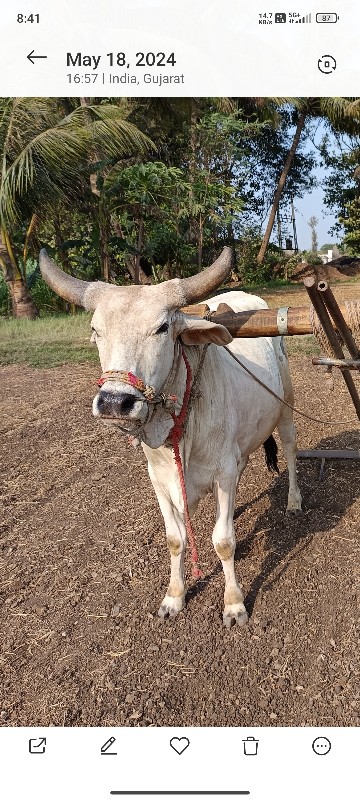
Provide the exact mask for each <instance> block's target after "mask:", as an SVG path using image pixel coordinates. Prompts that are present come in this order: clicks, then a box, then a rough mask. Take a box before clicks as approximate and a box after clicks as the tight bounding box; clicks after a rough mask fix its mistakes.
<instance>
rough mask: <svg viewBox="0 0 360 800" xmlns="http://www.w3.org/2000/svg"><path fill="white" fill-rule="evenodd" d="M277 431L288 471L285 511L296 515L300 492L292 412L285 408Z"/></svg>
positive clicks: (299, 509)
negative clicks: (287, 492)
mask: <svg viewBox="0 0 360 800" xmlns="http://www.w3.org/2000/svg"><path fill="white" fill-rule="evenodd" d="M290 402H291V401H290ZM277 429H278V431H279V436H280V439H281V444H282V448H283V451H284V455H285V458H286V463H287V468H288V471H289V494H288V504H287V511H288V512H289V513H291V514H296V513H299V512H300V511H301V492H300V489H299V485H298V481H297V474H296V451H297V447H296V430H295V425H294V422H293V414H292V411H291V410H290V409H289V408H286V407H285V406H284V408H283V411H282V412H281V417H280V420H279V422H278V426H277Z"/></svg>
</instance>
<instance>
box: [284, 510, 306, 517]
mask: <svg viewBox="0 0 360 800" xmlns="http://www.w3.org/2000/svg"><path fill="white" fill-rule="evenodd" d="M286 514H287V516H289V517H302V516H303V515H304V512H303V510H302V509H301V508H287V509H286Z"/></svg>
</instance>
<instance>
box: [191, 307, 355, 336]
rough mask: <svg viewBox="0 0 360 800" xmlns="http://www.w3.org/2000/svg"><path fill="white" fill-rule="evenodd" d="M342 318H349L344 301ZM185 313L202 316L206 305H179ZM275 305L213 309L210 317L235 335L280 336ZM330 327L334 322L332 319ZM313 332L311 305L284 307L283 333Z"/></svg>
mask: <svg viewBox="0 0 360 800" xmlns="http://www.w3.org/2000/svg"><path fill="white" fill-rule="evenodd" d="M340 309H341V312H342V314H343V316H344V319H345V322H346V323H347V324H348V325H349V324H350V323H349V320H348V316H347V312H346V308H345V306H344V305H341V306H340ZM182 311H184V312H185V313H186V314H191V315H192V316H198V317H204V316H206V314H208V313H209V309H208V306H206V304H204V303H202V304H201V305H195V306H186V308H185V309H184V308H183V309H182ZM278 312H279V309H278V308H264V309H260V310H259V309H257V310H255V309H254V310H253V311H239V312H235V311H234V312H232V313H230V312H226V313H224V314H218V313H217V312H213V313H212V314H211V316H210V319H211V320H213V321H214V322H217V323H218V324H219V325H224V326H225V328H227V329H228V331H229V332H230V333H231V335H232V336H233V337H234V338H242V337H245V338H256V337H258V336H282V335H283V334H282V333H281V331H279V326H278ZM333 327H335V324H334V323H333ZM309 333H312V327H311V321H310V306H294V307H291V306H290V307H289V308H288V310H287V333H286V336H304V335H306V334H309Z"/></svg>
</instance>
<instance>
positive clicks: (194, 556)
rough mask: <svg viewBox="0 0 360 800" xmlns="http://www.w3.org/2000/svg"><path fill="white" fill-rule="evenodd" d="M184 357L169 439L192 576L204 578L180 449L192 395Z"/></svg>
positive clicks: (188, 368) (189, 375) (184, 356)
mask: <svg viewBox="0 0 360 800" xmlns="http://www.w3.org/2000/svg"><path fill="white" fill-rule="evenodd" d="M182 357H183V359H184V362H185V366H186V387H185V394H184V399H183V404H182V407H181V411H180V413H179V416H176V414H171V416H172V419H173V420H174V427H173V429H172V430H171V431H170V434H169V438H170V440H171V444H172V448H173V451H174V456H175V464H176V466H177V470H178V473H179V479H180V486H181V492H182V496H183V501H184V517H185V526H186V533H187V535H188V539H189V543H190V549H191V563H192V574H193V577H194V578H201V577H202V572H201V570H200V569H199V567H197V563H198V561H199V556H198V551H197V547H196V540H195V534H194V531H193V527H192V524H191V519H190V514H189V506H188V501H187V495H186V485H185V477H184V470H183V465H182V463H181V455H180V448H179V442H180V439H181V437H182V435H183V426H184V422H185V419H186V412H187V408H188V405H189V399H190V393H191V380H192V374H191V367H190V364H189V361H188V358H187V356H186V353H185V352H184V350H183V351H182Z"/></svg>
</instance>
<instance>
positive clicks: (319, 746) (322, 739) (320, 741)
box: [312, 736, 331, 756]
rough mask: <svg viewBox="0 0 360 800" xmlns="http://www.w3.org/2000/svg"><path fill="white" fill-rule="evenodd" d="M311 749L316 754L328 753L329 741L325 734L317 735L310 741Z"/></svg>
mask: <svg viewBox="0 0 360 800" xmlns="http://www.w3.org/2000/svg"><path fill="white" fill-rule="evenodd" d="M312 749H313V751H314V753H316V755H317V756H326V755H327V754H328V753H330V750H331V742H330V739H327V738H326V736H318V737H317V739H314V741H313V743H312Z"/></svg>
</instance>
